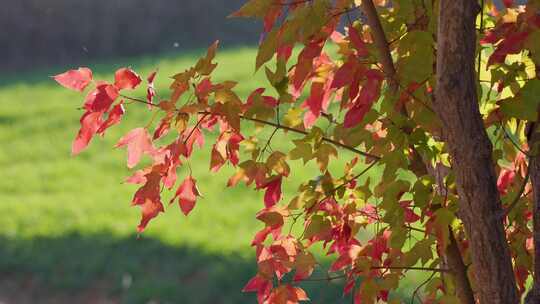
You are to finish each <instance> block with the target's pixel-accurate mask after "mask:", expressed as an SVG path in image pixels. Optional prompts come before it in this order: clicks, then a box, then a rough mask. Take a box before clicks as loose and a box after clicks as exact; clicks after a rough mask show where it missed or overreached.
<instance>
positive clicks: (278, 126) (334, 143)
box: [121, 95, 381, 160]
mask: <svg viewBox="0 0 540 304" xmlns="http://www.w3.org/2000/svg"><path fill="white" fill-rule="evenodd" d="M121 96H122V97H124V98H126V99H129V100H132V101H136V102H139V103H144V104H147V105H151V106H153V107H159V106H158V105H155V104H152V103H149V102H147V101H146V100H143V99H139V98H134V97H129V96H126V95H121ZM178 112H179V111H178ZM179 113H180V112H179ZM198 113H199V114H203V115H204V114H206V115H218V116H222V114H219V113H212V112H209V111H199V112H198ZM186 114H188V113H186ZM238 116H239V118H240V119H243V120H249V121H252V122H257V123H260V124H264V125H268V126H273V127H275V128H278V129H281V130H285V131H290V132H293V133H297V134H303V135H308V134H309V133H308V132H307V131H304V130H300V129H296V128H291V127H287V126H284V125H280V124H277V123H275V122H272V121H266V120H262V119H258V118H253V117H248V116H244V115H238ZM322 141H324V142H327V143H330V144H333V145H334V146H337V147H340V148H342V149H345V150H348V151H351V152H353V153H355V154H358V155H362V156H365V157H367V158H368V159H371V160H380V159H381V157H380V156H377V155H374V154H370V153H368V152H364V151H361V150H358V149H356V148H354V147H351V146H348V145H346V144H343V143H341V142H339V141H337V140H334V139H331V138H328V137H323V138H322Z"/></svg>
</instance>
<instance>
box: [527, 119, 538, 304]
mask: <svg viewBox="0 0 540 304" xmlns="http://www.w3.org/2000/svg"><path fill="white" fill-rule="evenodd" d="M535 129H536V124H535V123H533V124H532V125H531V133H532V134H531V136H530V138H529V147H530V148H531V149H530V150H529V153H531V154H532V156H531V158H530V160H529V174H530V176H531V183H532V190H533V207H532V213H533V240H534V281H533V286H532V289H531V291H529V293H528V294H527V297H526V299H525V303H526V304H540V156H539V155H538V149H534V148H533V147H534V146H535V143H538V142H540V134H539V133H537V131H538V130H535Z"/></svg>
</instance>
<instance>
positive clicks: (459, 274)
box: [361, 0, 475, 304]
mask: <svg viewBox="0 0 540 304" xmlns="http://www.w3.org/2000/svg"><path fill="white" fill-rule="evenodd" d="M361 9H362V12H363V13H364V15H365V16H366V21H367V23H368V25H369V27H370V29H371V31H372V35H373V42H374V43H375V45H376V47H377V49H378V50H379V56H380V61H381V65H382V67H383V72H384V74H385V76H386V78H387V79H388V82H389V88H390V90H391V91H392V92H394V93H396V92H397V91H398V90H399V83H398V82H397V80H396V68H395V66H394V62H393V60H392V55H391V52H390V47H389V44H388V40H387V38H386V35H385V33H384V30H383V27H382V25H381V22H380V19H379V16H378V14H377V10H376V8H375V5H374V4H373V1H372V0H364V1H362V6H361ZM403 112H404V113H403V114H404V115H405V116H408V114H407V111H406V110H405V108H403ZM405 131H406V132H408V133H410V130H405ZM412 152H413V153H412V160H411V163H413V164H416V163H423V166H417V169H416V170H415V169H414V168H413V171H421V172H417V173H419V175H423V174H428V173H429V174H432V175H435V174H439V175H440V174H441V172H440V170H439V168H438V167H437V168H433V167H432V166H431V164H430V163H429V162H425V161H424V160H423V159H422V157H421V156H420V154H419V153H418V151H416V150H415V149H413V151H412ZM445 175H446V174H445ZM441 176H442V175H441ZM443 188H444V186H443V185H442V182H441V183H438V192H440V191H443ZM448 228H449V230H450V236H451V238H450V243H449V244H448V246H447V247H446V251H445V253H444V258H445V261H446V263H447V264H448V267H449V269H450V271H451V274H452V277H453V278H454V283H455V285H456V295H457V297H458V298H459V300H460V302H461V303H462V304H474V303H475V301H474V293H473V290H472V287H471V283H470V281H469V277H468V276H467V267H466V266H465V263H464V262H463V258H462V256H461V252H460V251H459V247H458V244H457V242H456V239H455V237H454V232H453V231H452V228H451V227H448Z"/></svg>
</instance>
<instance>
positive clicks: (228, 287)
mask: <svg viewBox="0 0 540 304" xmlns="http://www.w3.org/2000/svg"><path fill="white" fill-rule="evenodd" d="M254 261H255V260H254V258H242V257H240V256H237V255H234V254H228V255H225V254H224V255H219V254H208V253H204V252H201V251H200V250H197V249H195V248H186V247H175V246H172V245H168V244H165V243H163V242H161V241H159V240H156V239H151V238H144V237H143V238H140V239H137V237H136V236H135V235H133V236H129V237H126V238H115V237H112V236H110V235H107V234H104V233H103V234H96V235H91V236H88V235H80V234H75V233H74V234H70V235H65V236H61V237H38V238H33V239H29V240H21V239H7V238H5V237H0V302H1V301H2V298H8V299H9V298H10V293H16V292H24V293H25V298H24V300H23V299H22V298H20V297H19V298H17V296H16V295H15V300H13V294H11V299H12V300H11V301H12V302H13V303H37V302H39V303H62V304H63V303H69V302H73V301H77V302H78V303H82V302H88V303H152V304H156V303H185V304H190V303H197V304H199V303H256V299H255V296H254V295H253V294H245V293H242V292H241V289H242V287H243V286H244V284H245V283H246V282H247V281H248V280H249V279H250V278H251V277H252V276H253V275H254V274H255V272H256V265H255V262H254ZM314 276H317V277H324V275H322V274H320V273H319V274H314ZM29 282H30V283H29ZM2 285H3V286H2ZM14 286H16V287H14ZM303 287H304V288H305V289H306V290H307V291H308V293H309V295H310V297H311V299H312V301H311V303H349V301H350V299H344V298H342V296H341V287H342V282H333V283H328V282H307V283H305V285H304V286H303ZM89 290H99V293H101V294H102V297H101V298H107V299H109V300H108V301H104V300H99V301H98V300H95V301H94V300H88V301H87V300H84V301H83V300H81V299H80V295H81V294H83V295H85V294H88V291H89ZM77 297H79V298H77ZM47 299H49V300H47ZM50 299H53V300H50ZM74 299H77V300H74ZM4 301H6V300H4ZM6 304H11V302H7V303H6Z"/></svg>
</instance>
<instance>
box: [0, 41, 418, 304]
mask: <svg viewBox="0 0 540 304" xmlns="http://www.w3.org/2000/svg"><path fill="white" fill-rule="evenodd" d="M203 53H204V51H200V52H194V53H188V54H183V55H179V56H178V55H177V56H162V57H157V58H138V59H131V60H117V61H114V62H105V63H100V64H96V65H93V66H91V68H92V69H93V70H94V73H95V75H94V78H96V79H107V80H111V78H112V75H113V73H114V71H115V69H116V68H119V67H122V66H131V67H132V68H133V69H135V70H136V71H137V72H139V73H140V74H141V76H146V75H148V74H149V73H150V72H151V71H152V70H153V69H155V68H158V69H159V73H158V78H157V84H158V87H160V88H162V89H163V88H166V86H167V85H168V84H169V78H168V76H171V75H174V74H175V73H177V72H180V71H182V70H183V69H185V68H187V67H189V66H191V65H192V64H194V62H195V60H196V58H197V56H199V55H201V54H203ZM254 58H255V50H253V49H249V48H244V49H232V50H225V51H221V52H220V53H219V55H218V58H217V61H218V62H219V67H218V70H217V71H216V78H217V79H218V80H225V79H230V80H235V81H238V82H239V85H238V90H237V92H238V93H239V94H240V95H241V96H242V97H245V96H247V94H249V92H251V91H252V90H254V89H255V88H257V87H261V86H265V84H266V83H265V80H264V75H263V73H258V74H254V73H253V66H254V62H253V61H254ZM67 68H68V67H58V68H55V69H51V70H40V71H35V72H33V73H26V74H20V75H11V76H9V77H8V76H4V77H1V78H0V142H1V143H2V145H1V148H0V168H2V169H1V172H2V177H1V180H0V296H1V295H2V293H4V294H6V293H7V294H9V293H10V292H13V290H15V291H17V290H24V288H25V286H28V284H30V285H29V286H31V288H30V289H29V290H31V292H32V295H31V296H30V298H35V299H38V298H39V299H40V300H37V301H36V302H35V303H49V302H51V301H52V302H54V300H49V302H47V300H46V299H47V298H48V297H49V298H50V297H52V299H57V298H54V297H55V296H56V295H67V296H68V297H69V296H70V295H77V294H81V293H84V292H85V291H87V290H89V289H92V290H94V289H97V290H99V292H100V293H103V294H105V295H106V296H107V297H109V298H110V299H112V301H113V303H188V304H189V303H254V302H255V297H254V296H253V295H251V294H243V293H241V291H240V290H241V288H242V287H243V285H244V284H245V283H246V282H247V280H249V278H250V277H251V276H253V275H254V274H255V272H256V264H255V260H254V250H253V248H251V247H250V246H249V243H250V241H251V239H252V236H253V235H254V232H255V231H257V230H258V229H260V228H261V227H262V225H261V224H260V223H259V222H258V221H256V220H255V213H256V212H257V211H258V210H259V209H261V208H262V197H261V193H257V192H255V191H253V190H251V189H247V188H246V187H244V186H239V187H236V188H227V187H226V186H225V185H226V181H227V178H228V177H229V176H230V175H231V174H232V172H233V170H232V169H231V168H225V169H223V170H222V171H221V172H220V173H218V174H214V173H210V172H209V170H208V167H209V158H208V151H207V150H204V151H201V152H198V153H196V154H195V156H194V159H193V160H192V161H191V167H192V168H193V171H194V175H195V177H196V178H197V180H198V185H199V188H200V190H201V192H202V193H203V195H204V198H202V199H201V200H199V202H198V204H197V206H196V208H195V209H194V211H193V212H192V214H190V216H189V217H185V216H184V215H183V214H182V213H181V212H180V210H179V208H178V206H177V205H172V206H166V212H165V214H162V215H160V216H159V217H158V218H156V219H154V220H153V221H152V222H151V223H150V224H149V226H148V227H147V230H146V231H145V232H144V233H143V234H142V235H140V236H137V235H136V233H135V231H136V229H135V228H136V226H137V224H138V221H139V218H140V213H139V209H138V208H134V207H130V201H131V197H132V195H133V193H134V191H135V189H136V187H133V186H130V185H125V184H122V183H121V182H122V181H123V179H124V178H125V177H126V176H128V175H130V172H129V170H128V169H127V168H126V166H125V163H126V161H125V151H124V150H118V149H114V148H113V146H114V144H115V143H116V142H117V140H118V139H119V138H120V137H121V136H122V135H123V134H125V133H126V132H127V131H128V130H130V129H131V128H133V127H136V126H141V125H145V124H146V123H147V122H148V120H149V117H150V115H149V114H148V110H147V109H146V107H145V106H141V105H137V104H133V105H130V106H128V108H127V113H126V116H125V121H124V122H123V123H122V125H121V126H118V127H115V128H113V129H110V130H109V131H108V133H107V134H106V136H105V138H103V139H97V140H96V139H95V140H94V141H93V142H92V144H91V145H90V147H89V149H88V150H86V151H84V152H83V153H82V154H80V155H79V156H77V157H71V156H70V147H71V142H72V140H73V138H74V136H75V134H76V132H77V130H78V128H79V121H78V119H79V117H80V115H81V112H80V110H77V108H78V107H80V105H81V104H82V100H83V97H84V96H83V95H81V94H78V93H76V92H72V91H69V90H66V89H64V88H62V87H60V86H58V85H57V84H56V83H55V82H54V81H53V80H52V79H50V78H49V76H50V75H54V74H57V73H60V72H63V71H64V70H65V69H67ZM162 91H163V90H162ZM141 94H143V92H142V91H138V92H135V93H133V95H141ZM292 136H293V135H283V134H280V135H278V136H277V137H276V141H277V142H286V141H287V140H290V138H292ZM339 155H340V159H339V161H338V162H337V164H336V165H335V168H337V167H340V166H341V164H343V163H344V162H345V161H347V160H349V159H350V158H351V157H352V155H349V154H347V153H345V152H342V151H340V154H339ZM183 170H185V169H181V170H180V172H179V177H180V178H182V177H183V176H184V175H185V173H186V172H185V171H183ZM316 175H317V171H316V170H315V167H314V166H306V167H304V166H302V165H301V164H300V163H293V173H292V176H291V178H289V180H287V182H286V183H285V190H286V191H287V192H288V193H289V195H288V196H287V195H286V199H288V198H290V192H291V191H292V190H294V189H295V188H296V186H297V185H298V183H299V182H300V181H302V180H306V179H310V178H313V177H315V176H316ZM315 276H318V277H324V273H317V274H315ZM6 282H7V283H6ZM28 282H30V283H28ZM341 283H342V282H330V283H327V282H318V283H306V284H305V285H304V287H305V288H306V289H307V290H308V292H309V294H310V296H311V298H312V303H349V302H350V299H345V298H343V297H342V296H341V292H340V290H341V287H342V286H341ZM414 283H415V280H413V281H412V282H411V284H410V286H412V285H413V284H414ZM25 284H26V285H25ZM406 285H407V284H406ZM13 286H15V287H13ZM13 288H15V289H13ZM411 288H412V287H411ZM406 289H407V288H406ZM409 289H410V288H409ZM29 292H30V291H29ZM0 300H1V298H0ZM52 302H51V303H52ZM407 303H408V301H407Z"/></svg>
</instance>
